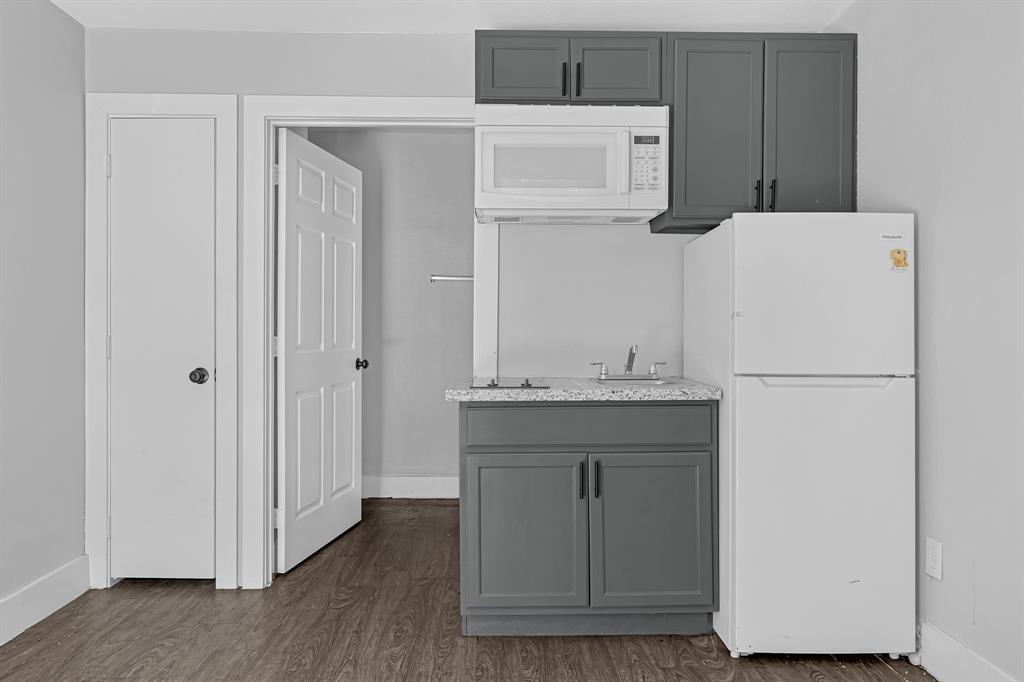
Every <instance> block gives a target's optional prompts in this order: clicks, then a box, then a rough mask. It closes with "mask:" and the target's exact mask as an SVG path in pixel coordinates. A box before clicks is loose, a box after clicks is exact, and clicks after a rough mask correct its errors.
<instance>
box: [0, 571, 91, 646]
mask: <svg viewBox="0 0 1024 682" xmlns="http://www.w3.org/2000/svg"><path fill="white" fill-rule="evenodd" d="M88 589H89V558H88V557H87V556H86V555H84V554H83V555H82V556H80V557H75V558H74V559H72V560H71V561H69V562H68V563H66V564H64V565H63V566H61V567H60V568H57V569H56V570H53V571H50V572H49V573H47V574H46V575H44V576H43V577H41V578H37V579H36V580H33V581H32V582H30V583H29V584H28V585H25V587H23V588H21V589H20V590H18V591H17V592H14V593H12V594H9V595H7V596H6V597H4V598H3V599H0V644H4V643H5V642H9V641H10V640H12V639H14V638H15V637H17V636H18V635H19V634H21V633H22V632H24V631H25V630H27V629H29V628H30V627H32V626H33V625H35V624H36V623H38V622H39V621H41V620H42V619H43V618H46V617H47V616H49V615H50V614H51V613H54V612H55V611H57V610H59V609H61V608H62V607H64V606H66V605H67V604H70V603H71V602H72V601H74V600H75V599H77V598H78V597H79V596H80V595H82V594H84V593H85V592H86V590H88Z"/></svg>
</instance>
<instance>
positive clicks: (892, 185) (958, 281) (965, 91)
mask: <svg viewBox="0 0 1024 682" xmlns="http://www.w3.org/2000/svg"><path fill="white" fill-rule="evenodd" d="M1022 26H1024V4H1022V3H1020V2H993V1H984V2H981V1H975V0H971V1H948V2H916V1H908V0H892V1H889V2H871V1H869V0H860V1H859V2H857V3H856V4H854V5H853V6H852V7H851V8H849V9H848V10H847V11H846V12H845V13H843V14H842V15H841V16H840V17H839V19H838V20H837V22H836V24H835V25H834V26H833V27H831V28H832V29H834V30H838V31H851V32H856V33H858V34H859V39H858V40H859V43H858V53H859V63H858V70H859V90H858V111H857V116H858V121H857V147H858V156H857V164H858V168H857V177H858V206H859V209H860V210H863V211H875V210H879V211H885V210H898V211H913V212H915V213H916V214H917V251H918V260H917V273H918V274H917V276H918V367H919V372H920V375H919V376H920V379H919V392H920V394H919V417H918V419H919V434H920V435H919V438H920V441H919V442H920V445H919V455H918V457H919V464H918V470H919V510H920V511H919V533H920V538H919V540H920V544H921V546H922V548H923V546H924V536H926V535H927V536H931V537H934V538H936V539H938V540H939V541H941V542H942V543H943V551H944V555H943V559H944V571H943V579H942V581H941V582H940V581H936V580H933V579H931V578H928V577H926V576H925V575H924V572H923V568H922V569H921V573H920V576H919V585H920V588H919V599H920V603H919V613H920V619H921V621H922V622H923V623H925V624H926V625H925V626H924V627H925V637H924V645H923V651H922V653H923V657H924V664H925V666H926V667H929V668H930V669H931V670H932V672H934V673H935V674H936V675H937V676H938V677H939V678H940V679H947V680H948V679H976V680H980V679H994V678H995V677H997V673H996V672H994V671H993V670H991V669H988V668H986V667H985V664H984V661H982V660H981V659H985V660H987V661H988V662H989V663H991V664H992V665H994V666H996V667H997V668H999V669H1001V670H1002V671H1004V672H1005V673H1007V674H1009V675H1011V676H1013V677H1014V678H1015V679H1018V680H1020V679H1024V624H1022V617H1024V584H1022V581H1024V507H1022V500H1024V464H1022V463H1024V434H1022V415H1024V364H1022V354H1024V350H1022V349H1024V317H1022V315H1024V208H1022V191H1024V190H1022V187H1024V173H1022V158H1024V149H1022V127H1024V110H1022V95H1021V92H1022V83H1024V68H1022V64H1024V54H1022V49H1024V48H1022V45H1024V29H1022ZM881 475H884V473H883V474H881ZM921 559H922V561H921V562H919V565H921V566H923V552H922V555H921ZM935 629H937V630H938V631H939V632H938V633H937V632H936V631H935ZM942 633H945V635H948V638H944V637H943V635H942ZM949 638H951V640H955V641H956V642H958V643H959V644H960V645H963V646H964V647H966V648H967V649H968V650H970V651H972V652H974V654H975V655H976V656H974V660H973V663H970V661H971V660H972V658H971V657H972V654H970V653H969V652H964V651H959V653H957V652H956V651H955V650H956V646H955V644H954V643H953V642H952V641H949ZM951 652H952V653H951ZM954 659H958V660H961V663H963V664H964V665H974V666H981V667H980V668H979V667H974V668H960V669H957V668H955V667H954V666H955V663H953V662H951V661H953V660H954ZM964 661H968V662H964Z"/></svg>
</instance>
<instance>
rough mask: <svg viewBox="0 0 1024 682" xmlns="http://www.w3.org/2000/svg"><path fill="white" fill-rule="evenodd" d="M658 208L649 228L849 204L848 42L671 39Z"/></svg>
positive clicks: (705, 226) (824, 38)
mask: <svg viewBox="0 0 1024 682" xmlns="http://www.w3.org/2000/svg"><path fill="white" fill-rule="evenodd" d="M668 49H669V51H670V59H669V60H668V61H667V64H668V68H669V71H670V73H669V79H668V82H669V83H670V87H671V92H670V93H669V97H670V99H671V101H672V132H671V135H672V152H671V162H670V167H669V176H670V178H671V180H670V187H671V192H670V197H669V208H668V210H667V211H666V212H665V213H663V214H662V215H660V216H658V217H657V218H655V219H654V220H652V221H651V231H652V232H706V231H707V230H709V229H711V228H713V227H715V226H716V225H718V224H719V223H720V222H721V221H722V220H725V219H726V218H728V217H729V216H731V215H732V214H733V213H737V212H744V211H853V210H854V208H855V205H854V204H855V202H854V97H855V93H856V83H855V72H854V60H855V50H856V37H855V36H852V35H841V34H830V35H824V34H818V35H807V36H803V35H799V34H797V35H787V36H770V35H755V34H750V35H745V34H727V35H725V34H718V35H715V34H699V33H682V34H670V35H669V37H668Z"/></svg>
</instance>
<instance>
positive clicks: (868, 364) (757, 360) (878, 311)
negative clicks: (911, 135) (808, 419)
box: [733, 213, 917, 376]
mask: <svg viewBox="0 0 1024 682" xmlns="http://www.w3.org/2000/svg"><path fill="white" fill-rule="evenodd" d="M733 230H734V250H735V251H734V271H735V278H736V279H735V284H734V287H735V289H734V309H733V319H734V334H735V355H734V371H735V372H736V374H754V375H764V374H777V375H781V376H787V375H807V376H815V375H840V376H851V375H858V374H860V375H875V376H878V375H889V374H901V375H911V374H914V268H915V265H916V261H917V252H916V251H915V250H914V217H913V216H912V215H910V214H899V213H738V214H736V215H735V216H734V217H733Z"/></svg>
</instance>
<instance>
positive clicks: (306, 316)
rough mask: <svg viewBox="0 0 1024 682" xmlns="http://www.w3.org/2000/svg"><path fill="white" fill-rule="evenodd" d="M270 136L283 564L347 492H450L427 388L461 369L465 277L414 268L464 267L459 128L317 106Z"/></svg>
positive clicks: (464, 177)
mask: <svg viewBox="0 0 1024 682" xmlns="http://www.w3.org/2000/svg"><path fill="white" fill-rule="evenodd" d="M275 137H276V143H277V148H276V155H275V161H276V164H277V166H278V168H277V171H276V177H277V182H278V185H277V191H276V193H275V194H276V203H275V214H276V221H275V232H274V241H273V244H272V247H273V249H274V256H273V260H272V262H273V263H274V264H275V267H274V271H273V282H272V289H271V290H272V291H273V292H274V300H275V305H274V307H273V311H272V312H273V317H272V329H273V330H274V331H275V332H276V334H275V335H276V336H277V339H276V353H277V354H276V357H275V359H274V362H273V368H272V377H271V378H272V380H273V382H274V389H273V391H272V396H273V397H274V406H273V407H274V409H273V420H272V424H271V425H272V427H273V430H274V434H275V436H274V439H273V443H274V451H273V463H274V466H273V468H272V471H273V473H274V477H275V485H274V490H273V504H274V508H275V523H274V525H275V526H276V528H275V536H274V538H273V543H274V544H273V545H272V547H273V550H272V551H273V554H274V555H275V560H274V565H273V568H272V571H273V572H285V571H287V570H290V569H291V568H292V567H294V566H295V565H297V564H298V563H299V562H301V561H302V560H303V559H305V558H306V557H307V556H309V555H310V554H312V553H314V552H315V551H317V550H318V549H319V548H320V547H322V546H323V545H325V544H327V543H329V542H330V541H331V540H333V539H334V538H335V537H337V536H338V535H339V534H341V533H342V532H344V531H345V530H347V529H348V528H349V527H351V526H352V525H353V524H354V523H356V522H358V520H359V518H361V512H360V501H361V499H360V498H364V497H452V498H454V497H457V495H458V487H457V481H458V479H457V469H458V460H457V452H458V433H457V419H456V418H455V415H454V414H452V412H453V410H454V409H455V407H454V406H453V405H452V404H450V403H446V402H445V401H444V399H443V393H444V388H445V387H447V386H449V385H452V384H453V383H455V382H458V381H462V380H464V379H465V378H466V377H467V376H469V375H470V374H471V373H472V314H473V296H472V287H471V286H467V285H465V284H459V283H452V284H447V283H446V284H443V285H434V284H431V283H430V276H431V275H432V274H437V273H445V274H449V273H458V274H465V273H471V272H472V268H473V225H474V221H473V217H472V208H473V192H472V186H473V185H472V177H473V135H472V129H471V128H470V127H469V126H468V125H467V126H465V127H431V126H416V127H414V128H410V127H402V126H394V125H379V126H331V125H329V122H327V121H323V122H321V124H320V125H316V126H311V127H290V129H286V128H285V127H283V126H278V127H276V134H275ZM303 185H304V186H303ZM318 224H322V225H323V229H319V228H317V227H316V225H318ZM345 230H348V232H345ZM349 355H351V356H352V357H348V356H349ZM350 365H351V366H350ZM335 375H337V376H335Z"/></svg>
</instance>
